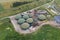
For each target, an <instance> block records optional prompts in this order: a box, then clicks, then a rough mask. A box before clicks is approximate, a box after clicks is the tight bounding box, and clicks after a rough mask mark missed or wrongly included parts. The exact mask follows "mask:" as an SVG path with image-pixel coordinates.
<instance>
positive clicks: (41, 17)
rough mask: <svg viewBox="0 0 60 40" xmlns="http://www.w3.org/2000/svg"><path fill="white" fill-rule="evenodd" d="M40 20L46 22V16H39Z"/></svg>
mask: <svg viewBox="0 0 60 40" xmlns="http://www.w3.org/2000/svg"><path fill="white" fill-rule="evenodd" d="M38 19H39V20H45V19H46V17H45V15H38Z"/></svg>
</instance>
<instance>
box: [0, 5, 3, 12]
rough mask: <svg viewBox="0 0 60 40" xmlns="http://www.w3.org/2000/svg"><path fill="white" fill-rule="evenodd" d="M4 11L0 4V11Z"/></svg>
mask: <svg viewBox="0 0 60 40" xmlns="http://www.w3.org/2000/svg"><path fill="white" fill-rule="evenodd" d="M2 11H4V8H3V6H2V5H1V4H0V12H2Z"/></svg>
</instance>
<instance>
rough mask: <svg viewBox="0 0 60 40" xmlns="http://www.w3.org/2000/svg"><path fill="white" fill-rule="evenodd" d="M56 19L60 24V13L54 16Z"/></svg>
mask: <svg viewBox="0 0 60 40" xmlns="http://www.w3.org/2000/svg"><path fill="white" fill-rule="evenodd" d="M54 20H55V21H56V23H59V24H60V15H58V16H55V17H54Z"/></svg>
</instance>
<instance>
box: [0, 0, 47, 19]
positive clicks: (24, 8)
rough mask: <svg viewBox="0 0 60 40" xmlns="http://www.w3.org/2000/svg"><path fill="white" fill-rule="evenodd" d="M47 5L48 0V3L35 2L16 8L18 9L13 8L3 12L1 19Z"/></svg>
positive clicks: (0, 15)
mask: <svg viewBox="0 0 60 40" xmlns="http://www.w3.org/2000/svg"><path fill="white" fill-rule="evenodd" d="M45 3H47V0H46V1H34V2H32V3H29V4H25V5H22V6H19V7H16V8H11V9H8V10H5V11H3V12H0V18H3V17H7V16H11V15H15V14H18V13H21V12H24V11H27V10H30V9H33V8H35V7H38V6H41V5H43V4H45Z"/></svg>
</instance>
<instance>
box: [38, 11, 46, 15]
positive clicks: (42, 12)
mask: <svg viewBox="0 0 60 40" xmlns="http://www.w3.org/2000/svg"><path fill="white" fill-rule="evenodd" d="M38 13H40V14H47V11H45V10H38Z"/></svg>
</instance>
